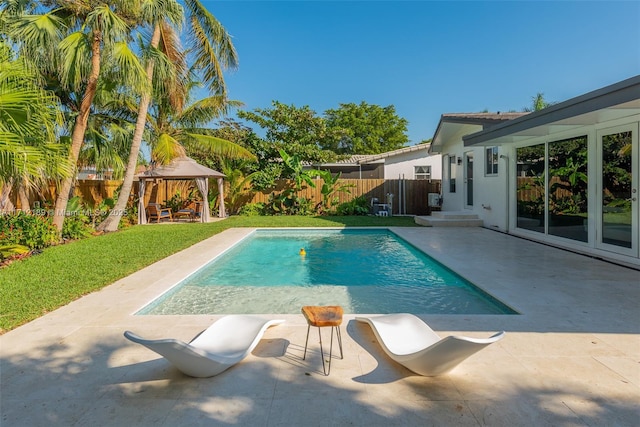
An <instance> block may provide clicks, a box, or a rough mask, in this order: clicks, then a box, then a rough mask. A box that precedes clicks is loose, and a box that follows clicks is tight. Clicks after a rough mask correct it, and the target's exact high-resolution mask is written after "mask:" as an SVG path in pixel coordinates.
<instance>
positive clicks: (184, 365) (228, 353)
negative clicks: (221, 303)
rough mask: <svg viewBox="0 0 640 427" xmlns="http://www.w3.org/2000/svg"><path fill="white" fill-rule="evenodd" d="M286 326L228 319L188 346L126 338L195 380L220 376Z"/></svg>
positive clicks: (246, 317)
mask: <svg viewBox="0 0 640 427" xmlns="http://www.w3.org/2000/svg"><path fill="white" fill-rule="evenodd" d="M282 322H284V320H283V319H276V320H269V319H265V318H263V317H260V316H252V315H239V314H238V315H228V316H224V317H222V318H221V319H220V320H218V321H217V322H215V323H214V324H213V325H211V326H209V327H208V328H207V329H205V330H204V331H203V332H202V333H200V334H199V335H197V336H196V337H195V338H194V339H193V340H192V341H191V342H190V343H189V344H187V343H185V342H183V341H180V340H176V339H160V340H146V339H144V338H141V337H139V336H137V335H136V334H134V333H133V332H130V331H126V332H125V333H124V336H125V337H126V338H127V339H129V340H131V341H133V342H135V343H138V344H142V345H143V346H145V347H147V348H148V349H150V350H152V351H155V352H156V353H158V354H160V355H161V356H164V357H165V358H166V359H167V360H168V361H169V362H171V363H172V364H173V365H175V366H176V367H177V368H178V369H179V370H180V371H182V372H184V373H185V374H187V375H190V376H192V377H199V378H206V377H212V376H214V375H218V374H219V373H221V372H223V371H224V370H226V369H228V368H230V367H231V366H233V365H235V364H236V363H238V362H240V361H241V360H242V359H244V358H245V357H247V355H248V354H249V353H251V351H252V350H253V349H254V348H255V347H256V345H258V342H259V341H260V339H261V338H262V335H263V334H264V332H265V331H266V330H267V328H268V327H269V326H272V325H277V324H280V323H282Z"/></svg>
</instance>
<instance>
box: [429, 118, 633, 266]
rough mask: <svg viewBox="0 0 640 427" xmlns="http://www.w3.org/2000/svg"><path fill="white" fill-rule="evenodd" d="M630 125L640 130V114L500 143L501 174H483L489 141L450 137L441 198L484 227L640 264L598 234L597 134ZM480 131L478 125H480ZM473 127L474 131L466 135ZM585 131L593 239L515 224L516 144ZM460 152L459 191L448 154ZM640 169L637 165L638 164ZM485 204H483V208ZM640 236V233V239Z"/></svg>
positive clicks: (455, 168) (456, 172)
mask: <svg viewBox="0 0 640 427" xmlns="http://www.w3.org/2000/svg"><path fill="white" fill-rule="evenodd" d="M626 125H631V126H632V128H633V129H635V130H634V132H638V130H639V129H640V116H637V115H636V116H630V117H628V118H624V119H618V120H613V121H608V122H603V123H599V124H596V125H586V126H581V127H579V128H574V129H571V130H568V131H565V132H559V133H555V134H553V135H547V136H542V137H535V138H530V139H528V140H527V141H526V142H521V143H519V144H508V145H503V146H498V155H499V156H502V157H501V158H499V159H498V174H497V175H493V176H486V175H485V161H486V159H485V150H486V148H488V146H486V147H485V146H482V147H464V145H463V142H462V139H461V137H460V138H456V139H450V140H449V141H447V142H445V143H444V144H443V146H442V150H441V154H442V197H443V204H442V210H443V211H464V212H469V213H474V214H477V215H478V217H479V218H480V219H482V220H483V226H484V227H487V228H491V229H494V230H500V231H507V232H509V233H511V234H514V235H519V236H522V237H527V238H531V239H533V240H538V241H542V242H545V243H549V244H552V245H554V246H558V247H561V248H565V249H570V250H575V251H577V252H581V253H587V254H592V255H596V256H602V257H604V258H607V259H614V260H617V261H620V262H623V263H627V264H629V265H636V266H637V265H640V259H639V258H638V256H637V255H631V256H628V255H625V254H620V253H614V252H611V251H610V250H603V249H600V248H598V246H597V245H598V242H597V241H596V238H597V236H598V234H599V233H600V230H599V228H598V227H599V226H598V224H597V220H598V212H599V211H598V209H600V208H599V207H598V206H596V200H597V197H598V194H597V191H598V189H597V182H598V181H597V180H598V175H597V172H598V171H597V170H596V167H597V162H598V161H597V147H596V143H597V138H596V136H597V133H598V131H599V130H600V129H613V130H614V131H615V129H616V127H621V126H626ZM476 131H477V130H476ZM473 132H475V131H473V130H471V131H469V132H466V133H465V134H470V133H473ZM582 135H586V136H587V138H588V146H589V158H588V164H589V183H590V184H589V195H588V198H589V223H588V227H589V236H590V237H589V242H579V241H573V240H570V239H565V238H560V237H556V236H553V235H546V234H541V233H536V232H532V231H529V230H525V229H521V228H517V225H516V223H517V218H516V217H517V206H516V201H515V200H514V199H515V197H516V177H515V174H516V169H517V168H516V147H523V146H529V145H533V144H542V143H545V142H553V141H559V140H562V139H568V138H573V137H578V136H582ZM633 144H634V148H633V153H635V154H633V156H635V157H634V158H635V159H636V160H635V162H636V165H640V147H639V146H638V145H639V143H638V139H637V138H636V139H634V141H633ZM466 152H472V153H473V155H474V185H473V187H474V205H473V207H471V208H469V207H467V206H465V192H464V166H465V165H464V154H465V153H466ZM452 155H453V156H456V164H455V165H454V166H453V171H454V173H453V176H454V177H455V179H456V192H455V193H451V192H449V179H448V176H447V162H448V160H449V157H448V156H452ZM458 158H460V159H462V163H461V164H458V163H457V159H458ZM635 167H636V169H637V168H638V166H635ZM635 174H636V178H634V179H635V180H636V184H635V186H634V188H637V186H638V184H637V182H640V178H637V174H638V172H637V170H636V172H635ZM483 205H484V207H483ZM638 222H639V223H640V220H638ZM639 239H640V238H639Z"/></svg>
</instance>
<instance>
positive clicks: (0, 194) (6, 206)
mask: <svg viewBox="0 0 640 427" xmlns="http://www.w3.org/2000/svg"><path fill="white" fill-rule="evenodd" d="M12 188H13V179H9V180H8V181H6V182H5V183H4V184H2V186H0V212H1V213H12V212H13V203H11V199H9V195H10V194H11V189H12Z"/></svg>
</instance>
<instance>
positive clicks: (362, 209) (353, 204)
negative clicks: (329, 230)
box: [336, 196, 369, 215]
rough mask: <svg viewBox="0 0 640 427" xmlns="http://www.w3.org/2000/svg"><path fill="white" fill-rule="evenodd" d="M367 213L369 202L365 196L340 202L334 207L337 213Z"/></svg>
mask: <svg viewBox="0 0 640 427" xmlns="http://www.w3.org/2000/svg"><path fill="white" fill-rule="evenodd" d="M368 213H369V204H368V203H367V198H366V197H365V196H358V197H355V198H354V199H352V200H350V201H348V202H344V203H340V204H339V205H338V206H337V207H336V214H337V215H367V214H368Z"/></svg>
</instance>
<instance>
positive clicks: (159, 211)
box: [147, 203, 173, 222]
mask: <svg viewBox="0 0 640 427" xmlns="http://www.w3.org/2000/svg"><path fill="white" fill-rule="evenodd" d="M147 213H148V215H147V217H148V218H149V221H153V220H156V222H160V220H161V219H163V218H169V221H173V216H172V215H171V209H170V208H163V207H161V206H160V205H159V204H157V203H149V206H147Z"/></svg>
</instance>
